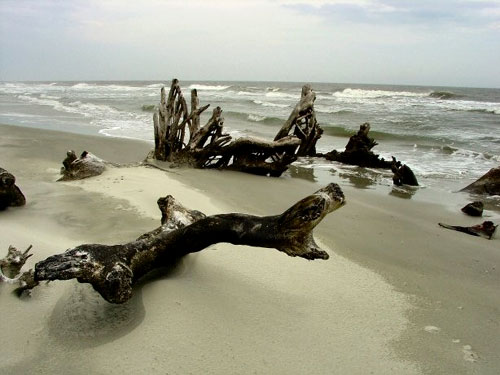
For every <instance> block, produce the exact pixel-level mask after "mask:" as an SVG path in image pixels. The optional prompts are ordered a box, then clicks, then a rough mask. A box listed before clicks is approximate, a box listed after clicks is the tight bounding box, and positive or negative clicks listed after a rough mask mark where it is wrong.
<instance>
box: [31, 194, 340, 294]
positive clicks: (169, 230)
mask: <svg viewBox="0 0 500 375" xmlns="http://www.w3.org/2000/svg"><path fill="white" fill-rule="evenodd" d="M344 203H345V199H344V194H343V193H342V190H341V189H340V187H339V186H338V185H336V184H330V185H328V186H327V187H325V188H323V189H321V190H318V191H317V192H316V193H314V194H312V195H310V196H308V197H306V198H304V199H302V200H301V201H299V202H298V203H296V204H295V205H293V206H292V207H290V208H289V209H288V210H286V211H285V212H284V213H282V214H281V215H276V216H266V217H258V216H251V215H244V214H236V213H233V214H223V215H214V216H205V215H204V214H203V213H201V212H199V211H194V210H189V209H186V208H184V207H183V206H182V205H180V204H179V203H178V202H177V201H176V200H175V199H174V198H173V197H171V196H167V197H165V198H160V199H159V200H158V206H159V207H160V210H161V211H162V220H161V223H162V225H161V227H159V228H157V229H155V230H153V231H151V232H149V233H146V234H144V235H142V236H141V237H139V238H138V239H137V240H136V241H133V242H130V243H126V244H123V245H112V246H109V245H100V244H86V245H80V246H77V247H75V248H73V249H69V250H67V251H66V252H64V253H62V254H58V255H53V256H51V257H48V258H47V259H45V260H42V261H40V262H38V263H36V265H35V272H34V279H33V282H34V283H36V282H39V281H42V280H68V279H75V278H76V279H77V280H78V281H79V282H81V283H90V284H91V285H92V286H93V287H94V289H95V290H96V291H97V292H99V293H100V294H101V296H102V297H103V298H104V299H105V300H106V301H108V302H111V303H123V302H125V301H127V300H128V299H129V298H130V297H131V295H132V287H133V285H134V284H135V282H136V281H137V280H138V279H139V278H140V277H141V276H143V275H145V274H146V273H148V272H149V271H151V270H153V269H156V268H159V267H163V266H166V265H168V264H171V262H172V261H174V260H175V259H178V258H179V257H182V256H184V255H186V254H189V253H193V252H198V251H201V250H203V249H204V248H206V247H207V246H210V245H212V244H215V243H218V242H229V243H232V244H235V245H249V246H258V247H267V248H275V249H277V250H278V251H281V252H284V253H285V254H287V255H289V256H292V257H302V258H305V259H309V260H313V259H328V254H327V253H326V252H325V251H323V250H321V249H320V248H319V247H318V245H317V244H316V242H315V241H314V238H313V229H314V227H315V226H316V225H317V224H318V223H319V222H320V221H321V220H322V219H323V218H324V217H325V216H326V215H327V214H328V213H330V212H332V211H334V210H336V209H338V208H340V207H341V206H343V205H344Z"/></svg>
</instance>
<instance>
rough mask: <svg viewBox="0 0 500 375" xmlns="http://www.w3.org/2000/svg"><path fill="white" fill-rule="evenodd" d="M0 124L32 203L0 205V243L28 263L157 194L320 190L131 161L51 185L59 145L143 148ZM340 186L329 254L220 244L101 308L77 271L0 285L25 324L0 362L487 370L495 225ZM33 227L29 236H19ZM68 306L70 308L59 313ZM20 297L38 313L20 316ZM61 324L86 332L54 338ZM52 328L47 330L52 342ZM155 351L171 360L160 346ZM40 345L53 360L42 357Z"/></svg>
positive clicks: (147, 211) (238, 197) (120, 235)
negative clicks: (453, 227) (18, 287)
mask: <svg viewBox="0 0 500 375" xmlns="http://www.w3.org/2000/svg"><path fill="white" fill-rule="evenodd" d="M0 132H1V134H2V138H1V141H0V151H1V153H0V163H1V164H0V166H1V167H3V168H5V169H7V170H9V171H10V172H11V173H13V174H14V175H15V176H16V178H17V183H18V185H19V186H20V188H21V189H22V190H23V192H24V193H25V195H26V197H27V201H28V203H27V206H26V207H23V208H16V209H9V210H7V211H5V212H2V213H1V214H0V221H1V225H2V231H3V232H4V233H5V234H4V236H3V237H2V238H1V240H0V251H6V249H7V247H8V245H10V244H12V245H15V246H17V247H19V248H23V247H25V246H28V245H29V244H30V243H31V242H30V241H32V242H33V245H34V253H35V255H34V256H33V259H32V260H31V261H30V266H32V265H33V264H34V261H38V260H41V259H43V257H44V256H48V255H51V254H53V253H58V252H62V251H64V249H66V248H67V247H70V246H75V245H78V244H80V243H90V242H94V241H95V242H102V243H116V242H117V241H119V242H122V241H127V240H128V241H130V240H132V239H134V238H135V237H137V236H138V235H139V234H141V233H143V232H145V231H148V230H150V229H153V228H155V227H156V226H158V224H159V217H160V213H159V211H158V210H157V208H156V199H157V198H158V197H159V196H165V195H167V194H172V195H174V196H175V197H176V198H178V199H179V200H180V201H181V202H182V203H183V204H185V205H186V206H188V207H189V208H192V209H198V210H201V211H204V212H206V213H208V214H213V213H219V212H231V211H233V212H234V211H236V212H242V213H249V214H258V215H270V214H277V213H280V212H281V211H282V210H284V209H286V208H287V207H288V206H290V205H291V204H293V203H294V202H295V201H297V200H298V199H301V198H302V197H304V196H305V195H308V194H310V193H312V192H313V191H315V190H317V189H318V188H319V187H320V186H319V184H318V183H317V182H314V181H307V180H305V179H292V178H278V179H273V178H265V177H259V176H251V175H246V174H243V173H238V172H229V171H206V170H193V169H182V168H176V169H168V170H167V171H161V170H158V169H151V168H145V167H141V166H131V167H128V168H111V169H110V170H108V171H106V172H105V173H104V174H103V175H102V176H98V177H95V178H91V179H87V180H83V181H76V182H68V183H55V182H54V181H55V179H56V178H57V175H58V170H59V168H60V165H61V161H62V159H63V158H64V156H65V152H66V150H67V149H75V151H76V152H77V153H80V152H81V151H83V150H87V151H90V152H92V153H94V154H96V155H97V156H99V157H101V158H103V159H105V160H108V161H110V162H114V163H120V164H129V163H134V162H135V163H137V162H140V161H142V160H143V159H144V158H145V156H146V155H147V153H148V151H149V149H150V148H151V147H152V145H151V143H149V142H142V141H135V140H126V139H119V138H110V137H93V136H84V135H76V134H71V133H62V132H53V131H47V130H39V129H33V128H22V127H14V126H5V125H0ZM332 182H335V181H332ZM342 188H343V190H344V192H345V194H346V198H347V205H346V207H344V208H342V209H341V210H339V211H338V212H334V213H332V214H331V215H329V216H328V217H327V218H326V219H325V220H324V222H323V223H322V224H321V225H320V226H319V227H318V228H317V230H316V232H315V233H316V237H317V238H318V239H319V240H320V241H321V243H323V244H324V246H325V247H326V248H327V249H328V251H329V253H330V255H331V259H330V260H328V261H327V262H320V261H316V262H304V261H302V260H297V259H292V258H288V257H285V256H283V255H282V254H279V253H277V252H273V251H270V250H262V251H261V249H252V248H247V247H241V248H240V247H238V248H237V249H234V246H233V247H231V246H230V245H226V244H220V245H216V246H214V247H213V248H211V249H208V250H206V251H204V252H202V253H200V254H197V255H190V256H188V257H186V258H185V259H184V260H183V261H182V262H181V264H180V265H178V266H177V267H176V268H174V269H173V270H169V271H168V272H167V275H166V276H162V277H160V278H159V279H155V280H153V282H152V283H149V284H146V283H145V284H144V285H143V286H141V287H140V288H137V289H139V290H136V292H137V294H138V297H137V298H135V299H134V300H133V301H132V302H131V303H130V304H129V305H127V307H126V308H125V309H124V310H123V311H125V312H123V311H122V310H108V308H107V307H106V305H104V304H102V303H101V302H100V301H99V300H98V299H96V298H95V295H94V294H95V293H94V292H93V291H91V290H89V289H88V288H85V286H83V287H82V286H80V285H78V284H76V283H75V282H73V281H72V282H58V283H52V284H54V286H52V284H51V285H50V287H49V288H46V287H44V286H42V287H39V290H38V291H36V292H34V296H33V297H32V298H31V300H28V301H18V300H16V299H15V298H12V297H11V296H10V295H8V293H7V290H6V289H7V288H6V286H2V289H4V290H3V291H2V294H1V299H2V305H5V306H6V307H7V309H11V311H9V313H8V316H7V318H6V320H5V321H6V322H8V324H12V325H15V323H16V321H17V324H21V325H22V326H23V327H25V328H24V329H23V330H20V331H19V332H13V331H12V330H9V331H8V333H7V334H5V335H4V336H3V338H2V341H1V343H0V344H1V346H2V347H3V348H6V347H7V346H9V342H11V341H10V340H13V341H14V344H12V343H11V344H10V346H9V349H8V350H6V351H5V352H4V354H3V356H2V357H4V358H2V361H0V362H2V363H3V364H2V365H0V366H4V370H5V371H6V372H7V373H15V372H16V371H17V372H19V371H20V370H23V371H25V372H26V373H29V371H32V372H34V368H32V366H34V365H35V364H36V361H42V362H43V364H44V366H45V367H43V366H42V368H43V369H45V372H47V373H48V372H50V371H54V370H55V371H57V370H61V369H64V366H65V363H64V361H63V358H64V355H67V354H68V350H69V352H71V354H72V355H73V354H75V353H76V359H75V363H74V364H73V365H71V366H72V367H70V368H71V369H72V370H74V371H73V372H74V373H79V372H78V371H79V370H78V364H79V363H83V362H84V360H85V357H86V356H90V357H91V358H93V359H94V361H95V363H96V365H95V366H96V367H95V368H94V370H96V371H95V372H96V373H118V372H123V370H124V368H125V367H123V366H126V368H128V369H129V370H130V369H135V370H137V371H138V372H142V373H148V370H150V371H149V373H151V371H153V372H154V370H158V371H160V370H161V371H168V372H172V373H186V372H190V371H191V372H194V373H200V372H203V373H248V372H249V371H250V370H255V371H256V372H257V373H266V372H267V373H269V372H273V373H304V372H309V373H312V372H311V370H314V369H316V370H317V371H316V373H331V371H332V370H335V369H337V370H338V373H360V374H361V373H366V372H369V371H373V373H380V374H385V373H395V374H396V373H408V374H409V373H457V374H469V373H470V374H474V373H480V374H488V373H493V371H494V370H495V369H498V368H499V367H500V359H498V358H496V357H495V349H496V348H497V347H499V346H500V342H499V341H500V339H499V337H500V335H495V333H499V327H498V323H497V322H496V320H495V313H497V312H498V308H499V306H500V298H499V297H498V293H496V292H497V285H499V284H498V283H499V282H500V275H499V266H500V265H499V260H500V254H499V251H498V241H499V239H498V235H497V238H495V239H493V240H491V241H487V240H483V239H479V238H474V237H470V236H465V235H463V234H459V233H456V232H452V231H445V230H442V229H440V228H438V227H437V222H438V221H443V222H449V223H453V224H460V225H463V224H472V223H476V222H477V219H472V218H468V217H465V216H464V215H462V214H461V213H460V212H459V211H457V212H454V211H453V210H452V208H453V207H455V206H456V203H455V202H454V201H453V203H450V202H445V204H443V205H436V204H428V203H425V202H420V201H414V200H411V199H401V198H397V197H394V196H390V195H388V194H380V192H379V191H375V190H362V189H356V188H354V187H352V186H342ZM118 219H119V220H118ZM41 223H43V226H41V227H37V226H40V225H41ZM28 225H29V227H30V228H33V233H28V234H27V233H26V229H25V228H26V227H27V226H28ZM28 240H30V241H28ZM28 242H29V243H28ZM2 249H3V250H2ZM211 250H216V251H211ZM235 250H236V251H235ZM278 270H279V271H278ZM273 271H274V272H273ZM228 280H231V281H230V282H231V283H232V284H233V285H228V282H229V281H228ZM297 284H300V285H297ZM77 296H80V297H77ZM75 299H77V301H76V302H75ZM3 301H5V303H4V302H3ZM89 301H90V303H89ZM98 301H99V302H98ZM338 302H341V303H340V304H339V303H338ZM75 303H76V305H77V306H78V307H79V309H80V310H77V312H76V313H71V314H69V313H68V306H69V305H70V304H75ZM29 304H33V305H35V306H37V308H39V309H40V311H41V313H40V316H38V317H37V318H36V319H34V320H33V322H30V323H28V321H29V319H30V314H32V311H31V312H30V309H29V307H28V305H29ZM87 305H90V306H92V308H89V309H88V310H86V308H85V306H87ZM140 305H141V306H142V308H141V306H140ZM92 309H94V310H92ZM141 309H142V310H141ZM78 311H79V312H78ZM96 311H98V312H99V313H101V314H103V316H104V315H106V313H109V314H111V316H113V317H115V318H117V319H118V321H119V322H120V320H119V319H122V320H121V322H122V324H117V326H116V327H115V328H116V329H115V330H110V329H108V330H106V329H105V328H104V326H105V325H106V323H109V320H107V319H109V317H103V316H101V317H100V320H98V322H97V323H96V321H93V320H92V318H90V316H91V315H92V314H95V313H96ZM110 311H111V312H110ZM127 311H128V312H127ZM165 311H168V313H167V314H165ZM220 314H222V315H223V314H227V315H228V316H229V318H227V319H224V317H222V316H219V315H220ZM56 318H58V319H61V321H62V322H64V323H63V324H61V327H60V328H61V329H57V327H53V326H51V325H50V324H47V321H48V322H49V323H50V321H52V320H53V319H56ZM19 320H21V322H19ZM165 320H167V321H170V322H171V324H167V325H168V328H169V329H168V331H163V330H162V328H161V327H162V322H164V321H165ZM238 320H241V321H240V322H238ZM89 321H93V325H90V323H89ZM229 321H230V322H229ZM71 322H79V323H80V324H83V325H84V326H85V325H86V324H87V325H88V326H87V329H88V331H89V332H90V333H89V336H88V337H87V336H85V337H83V338H82V337H81V336H78V334H77V332H73V331H72V329H71V327H70V326H71V324H70V323H71ZM25 323H26V325H24V324H25ZM174 323H177V325H175V324H174ZM37 324H38V325H37ZM47 327H49V328H47ZM96 327H97V328H99V329H100V330H102V331H104V333H103V334H100V333H99V330H98V329H97V328H96ZM131 327H132V328H131ZM252 327H253V328H254V329H253V330H252ZM292 327H293V328H292ZM73 329H74V327H73ZM290 331H293V332H290ZM116 332H120V333H118V334H117V333H116ZM228 332H229V333H228ZM22 334H25V335H28V336H30V337H32V338H33V340H32V344H30V345H29V346H28V350H27V354H24V355H22V354H19V353H16V349H19V348H21V346H22V345H23V344H24V342H25V340H26V337H23V336H22ZM72 335H73V336H72ZM71 337H74V338H79V339H81V340H82V342H84V343H83V344H81V345H76V344H75V345H73V346H71V348H70V349H61V343H66V342H67V339H68V338H71ZM167 338H168V339H167ZM165 339H167V342H166V343H165ZM50 340H54V341H55V342H56V343H55V344H53V345H52V344H51V345H48V344H47V342H49V341H50ZM144 340H150V341H149V344H148V346H147V348H142V349H137V351H135V350H136V345H141V343H142V342H144ZM224 340H226V341H227V343H226V345H224ZM456 340H460V341H459V342H457V341H456ZM290 344H291V345H290ZM44 345H45V346H46V347H45V348H44ZM162 345H165V346H162ZM301 346H302V347H301ZM469 346H470V348H469ZM98 348H99V350H97V349H98ZM278 348H279V349H278ZM218 351H219V352H218ZM131 352H133V353H134V354H133V355H132V353H131ZM110 353H127V354H128V355H130V356H131V357H130V358H129V359H127V360H124V362H122V363H115V362H116V360H115V361H112V362H113V365H114V367H113V366H112V364H111V363H109V361H108V362H106V356H107V355H109V354H110ZM164 353H168V356H166V357H168V358H161V359H158V356H160V355H162V354H164ZM200 353H201V354H200ZM44 355H52V356H55V358H56V359H55V360H54V361H53V363H49V362H48V361H47V360H45V361H44V360H43V356H44ZM141 356H142V357H144V358H146V359H147V361H146V362H147V364H145V363H141V362H143V358H141ZM231 356H233V357H234V358H233V359H231ZM195 357H196V359H195V360H193V358H195ZM153 358H156V359H155V360H153ZM86 360H87V361H88V359H86ZM190 360H191V362H190ZM79 361H80V362H79ZM239 364H240V367H238V365H239ZM356 364H358V365H356ZM66 365H67V364H66ZM204 366H205V367H204ZM314 366H316V367H314ZM356 366H360V367H356ZM203 370H207V371H203ZM245 370H248V371H245ZM328 370H330V371H328ZM42 372H43V371H42ZM81 372H82V373H83V372H86V371H84V370H83V368H82V369H81Z"/></svg>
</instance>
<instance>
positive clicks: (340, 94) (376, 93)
mask: <svg viewBox="0 0 500 375" xmlns="http://www.w3.org/2000/svg"><path fill="white" fill-rule="evenodd" d="M332 95H333V96H334V97H336V98H347V99H376V98H384V97H413V98H415V97H420V98H422V97H426V96H428V93H418V92H410V91H389V90H363V89H351V88H346V89H344V90H342V91H336V92H334V93H333V94H332Z"/></svg>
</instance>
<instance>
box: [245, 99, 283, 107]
mask: <svg viewBox="0 0 500 375" xmlns="http://www.w3.org/2000/svg"><path fill="white" fill-rule="evenodd" d="M252 102H253V103H255V104H258V105H261V106H263V107H277V108H287V107H290V105H288V104H279V103H271V102H264V101H262V100H252Z"/></svg>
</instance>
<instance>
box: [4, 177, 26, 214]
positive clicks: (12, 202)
mask: <svg viewBox="0 0 500 375" xmlns="http://www.w3.org/2000/svg"><path fill="white" fill-rule="evenodd" d="M25 204H26V198H25V197H24V194H23V193H22V192H21V189H19V188H18V187H17V185H16V178H15V177H14V175H13V174H11V173H9V172H7V171H6V170H5V169H3V168H0V211H2V210H5V209H6V208H7V207H16V206H24V205H25Z"/></svg>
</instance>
